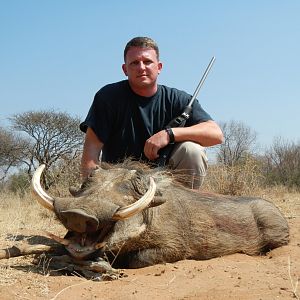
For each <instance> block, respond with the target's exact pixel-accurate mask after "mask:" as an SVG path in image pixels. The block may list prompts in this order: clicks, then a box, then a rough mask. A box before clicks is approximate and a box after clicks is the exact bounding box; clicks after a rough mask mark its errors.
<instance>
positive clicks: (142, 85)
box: [122, 37, 162, 97]
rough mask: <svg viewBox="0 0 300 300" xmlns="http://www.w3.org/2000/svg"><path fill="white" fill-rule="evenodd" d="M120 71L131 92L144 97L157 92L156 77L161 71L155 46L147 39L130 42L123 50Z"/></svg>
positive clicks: (138, 38) (142, 38) (135, 39)
mask: <svg viewBox="0 0 300 300" xmlns="http://www.w3.org/2000/svg"><path fill="white" fill-rule="evenodd" d="M124 61H125V62H124V64H123V65H122V69H123V72H124V74H125V75H126V76H127V77H128V82H129V84H130V87H131V88H132V90H133V91H134V92H135V93H136V94H138V95H140V96H144V97H150V96H152V95H154V94H155V93H156V91H157V77H158V74H159V73H160V71H161V69H162V63H161V62H160V61H159V51H158V47H157V44H156V43H155V42H154V41H153V40H152V39H150V38H147V37H136V38H133V39H132V40H130V41H129V42H128V43H127V45H126V47H125V50H124Z"/></svg>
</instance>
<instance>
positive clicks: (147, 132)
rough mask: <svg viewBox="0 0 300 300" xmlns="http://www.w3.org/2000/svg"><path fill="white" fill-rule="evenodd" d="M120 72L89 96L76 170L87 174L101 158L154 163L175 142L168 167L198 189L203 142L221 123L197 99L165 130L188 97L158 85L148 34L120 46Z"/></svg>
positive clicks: (158, 66)
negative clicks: (182, 123)
mask: <svg viewBox="0 0 300 300" xmlns="http://www.w3.org/2000/svg"><path fill="white" fill-rule="evenodd" d="M122 69H123V72H124V74H125V75H126V76H127V77H128V80H124V81H120V82H117V83H113V84H109V85H106V86H104V87H103V88H102V89H100V90H99V91H98V92H97V93H96V95H95V98H94V101H93V104H92V106H91V108H90V110H89V113H88V115H87V117H86V120H85V121H84V122H83V123H82V124H80V128H81V130H82V131H84V132H86V137H85V143H84V148H83V155H82V160H81V174H82V177H83V179H85V178H87V177H88V175H89V174H90V173H91V171H92V170H93V169H95V167H96V166H97V165H98V164H99V155H100V152H101V151H102V161H106V162H111V163H116V162H121V161H122V160H124V159H125V158H126V157H131V158H133V159H138V160H142V161H146V162H155V160H157V159H158V157H159V154H160V153H159V150H160V149H162V148H164V147H165V146H167V145H168V144H169V143H175V146H174V149H173V150H172V152H171V155H170V158H169V162H168V166H169V167H170V168H171V169H175V170H176V171H178V172H181V173H182V174H184V176H183V177H182V178H183V179H184V180H183V181H184V183H185V184H186V186H188V187H190V188H195V189H198V188H199V187H200V186H201V184H202V181H203V178H204V176H205V175H206V169H207V158H206V155H205V152H204V147H208V146H213V145H216V144H219V143H221V142H222V140H223V134H222V131H221V129H220V127H219V126H218V125H217V124H216V123H215V122H214V121H213V120H212V118H211V117H210V115H209V114H207V113H206V112H205V111H204V110H203V109H202V107H201V106H200V104H199V103H198V101H195V102H194V104H193V109H192V113H191V116H190V118H189V119H188V120H187V122H186V125H185V127H176V128H171V129H168V130H165V127H166V126H167V124H168V123H169V122H170V121H171V120H172V119H173V118H175V117H177V116H179V115H180V114H181V113H182V111H183V109H184V108H185V106H187V104H188V103H189V101H190V99H191V96H190V95H188V94H187V93H185V92H183V91H179V90H177V89H174V88H169V87H166V86H163V85H158V83H157V78H158V75H159V73H160V72H161V70H162V63H161V62H160V60H159V49H158V46H157V44H156V43H155V42H154V41H153V40H152V39H150V38H147V37H136V38H133V39H132V40H131V41H129V42H128V43H127V45H126V47H125V50H124V64H123V65H122Z"/></svg>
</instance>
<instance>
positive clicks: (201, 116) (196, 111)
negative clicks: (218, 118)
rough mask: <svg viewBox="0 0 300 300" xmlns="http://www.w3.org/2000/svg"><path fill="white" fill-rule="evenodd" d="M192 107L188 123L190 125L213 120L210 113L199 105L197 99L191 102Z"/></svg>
mask: <svg viewBox="0 0 300 300" xmlns="http://www.w3.org/2000/svg"><path fill="white" fill-rule="evenodd" d="M192 107H193V109H192V113H191V116H190V119H189V121H190V122H188V123H190V125H195V124H198V123H202V122H206V121H209V120H213V119H212V117H211V116H210V114H208V113H207V112H206V111H205V110H204V109H203V108H202V106H201V105H200V103H199V101H198V100H197V99H196V100H195V101H194V103H193V106H192Z"/></svg>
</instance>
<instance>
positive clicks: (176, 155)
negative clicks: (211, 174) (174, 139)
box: [169, 142, 208, 189]
mask: <svg viewBox="0 0 300 300" xmlns="http://www.w3.org/2000/svg"><path fill="white" fill-rule="evenodd" d="M207 161H208V160H207V157H206V154H205V148H204V147H202V146H201V145H199V144H196V143H193V142H183V143H178V144H176V146H175V147H174V149H173V152H172V153H171V157H170V160H169V166H170V168H172V169H174V170H176V171H180V172H181V173H182V174H185V175H186V176H187V178H186V179H185V180H184V182H183V183H184V184H185V185H187V186H188V187H192V188H196V189H197V188H199V187H200V186H201V184H202V182H203V179H204V177H205V176H206V170H207Z"/></svg>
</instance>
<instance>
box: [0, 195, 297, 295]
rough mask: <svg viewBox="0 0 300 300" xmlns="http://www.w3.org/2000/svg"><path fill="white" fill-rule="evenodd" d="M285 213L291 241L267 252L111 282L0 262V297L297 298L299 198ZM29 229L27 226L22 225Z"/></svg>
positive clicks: (26, 260) (129, 274) (28, 262)
mask: <svg viewBox="0 0 300 300" xmlns="http://www.w3.org/2000/svg"><path fill="white" fill-rule="evenodd" d="M295 200H297V201H295V202H294V204H295V205H294V206H293V211H292V212H291V213H289V216H288V222H289V224H290V235H291V240H290V243H289V245H287V246H284V247H281V248H278V249H275V250H273V251H271V252H270V253H268V255H267V256H259V257H250V256H247V255H244V254H234V255H230V256H226V257H220V258H216V259H211V260H207V261H192V260H185V261H179V262H177V263H174V264H162V265H155V266H152V267H147V268H142V269H136V270H124V272H125V275H126V276H125V277H123V278H120V279H118V280H115V281H102V282H94V281H91V280H86V279H84V278H82V277H80V276H65V275H61V276H60V275H55V276H53V275H52V276H51V275H49V272H48V269H47V265H45V266H42V267H40V268H38V269H37V267H36V266H34V265H33V264H32V257H19V258H11V259H9V260H6V259H4V260H1V261H0V299H1V300H2V299H3V300H4V299H9V300H11V299H57V300H58V299H64V300H65V299H151V300H154V299H164V300H166V299H172V300H175V299H203V300H205V299H230V300H237V299H241V300H248V299H249V300H250V299H251V300H252V299H253V300H258V299H261V300H267V299H270V300H274V299H300V298H299V297H300V288H299V287H298V286H297V282H298V281H299V280H300V206H299V204H300V202H299V198H297V199H295ZM27 230H28V228H27Z"/></svg>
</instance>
